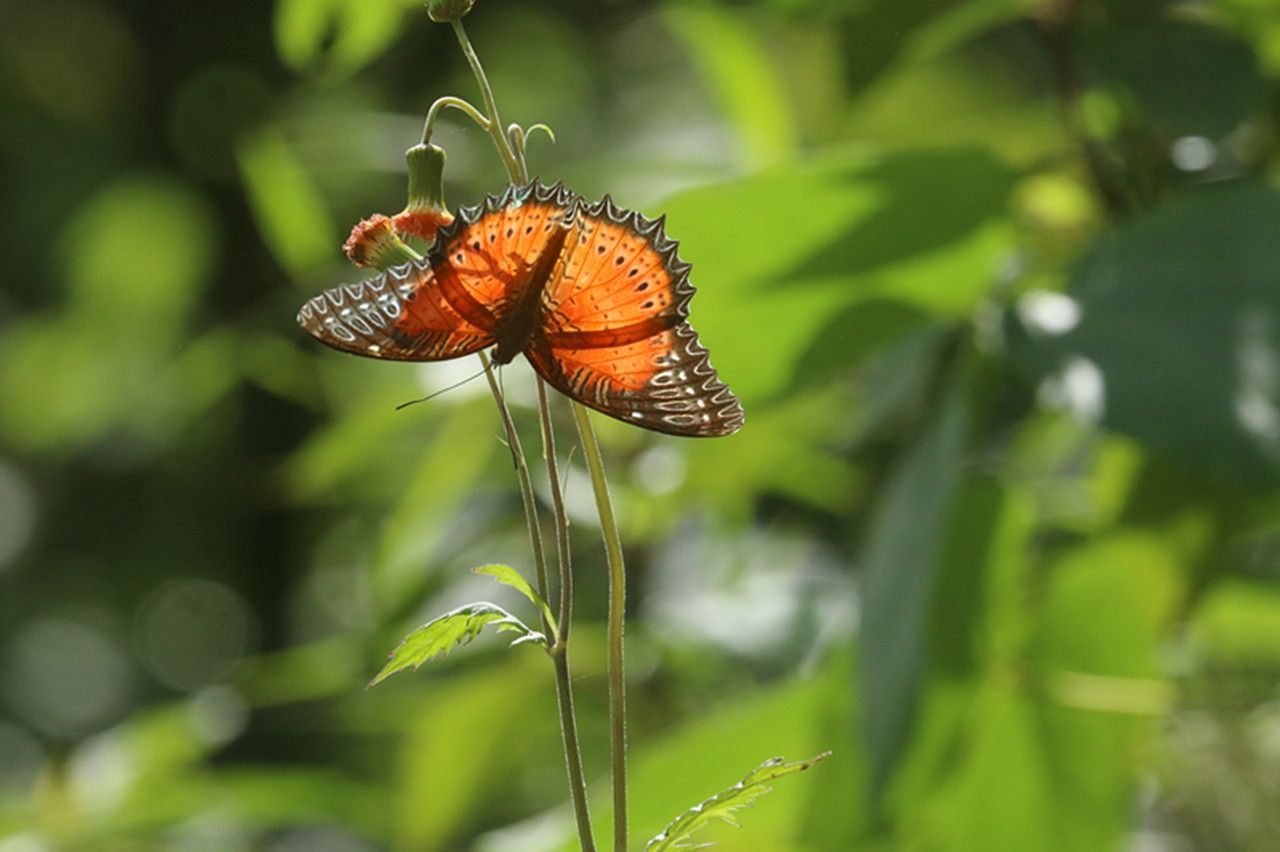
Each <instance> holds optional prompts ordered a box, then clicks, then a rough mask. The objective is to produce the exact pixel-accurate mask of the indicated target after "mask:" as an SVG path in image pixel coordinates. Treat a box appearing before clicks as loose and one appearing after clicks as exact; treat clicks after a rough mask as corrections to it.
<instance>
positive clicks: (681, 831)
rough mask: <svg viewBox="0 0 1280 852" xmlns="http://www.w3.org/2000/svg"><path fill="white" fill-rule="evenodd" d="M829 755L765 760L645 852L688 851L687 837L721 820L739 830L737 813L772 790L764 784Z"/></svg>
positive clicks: (687, 814) (685, 815)
mask: <svg viewBox="0 0 1280 852" xmlns="http://www.w3.org/2000/svg"><path fill="white" fill-rule="evenodd" d="M830 754H831V752H829V751H824V752H823V753H822V754H820V755H818V756H816V757H811V758H809V759H808V760H797V761H793V762H792V763H784V762H783V760H782V758H780V757H775V758H773V759H772V760H766V761H765V762H764V763H762V764H760V765H759V766H757V767H756V768H755V769H754V770H752V771H751V773H750V774H749V775H747V777H746V778H743V779H742V780H741V781H739V782H738V783H737V784H734V785H733V786H732V787H730V788H729V789H727V790H721V791H720V792H719V793H716V794H715V795H714V796H712V797H711V798H709V799H707V800H706V801H704V802H702V803H701V804H698V805H694V806H693V807H692V808H689V810H687V811H685V812H684V813H682V814H680V816H678V817H676V818H675V819H674V820H672V821H671V823H670V824H669V825H668V826H667V827H666V828H665V829H663V830H662V833H661V834H659V835H658V836H657V837H655V838H653V839H652V840H650V841H649V842H648V843H647V844H646V845H645V847H644V848H645V852H663V850H667V849H688V848H691V847H690V846H689V845H688V842H687V841H688V840H689V838H690V837H691V836H693V834H694V833H695V832H697V831H700V830H701V829H703V828H705V827H706V826H707V825H708V824H710V823H711V822H713V821H714V820H721V821H722V822H727V823H728V824H729V825H732V826H734V827H735V828H740V827H741V826H740V825H739V823H738V819H737V813H738V811H740V810H742V809H743V808H746V807H749V806H750V805H751V803H752V802H754V801H755V800H756V799H758V798H760V797H761V796H763V795H764V794H765V793H768V792H770V791H771V790H772V789H773V788H772V787H766V786H765V785H766V784H767V783H769V782H770V781H772V780H774V779H775V778H781V777H783V776H784V775H791V774H793V773H796V772H803V771H805V770H806V769H808V768H809V767H810V766H813V765H814V764H815V763H817V762H818V761H820V760H822V759H823V758H825V757H827V756H828V755H830ZM709 845H711V844H700V846H709Z"/></svg>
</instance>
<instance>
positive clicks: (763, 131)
mask: <svg viewBox="0 0 1280 852" xmlns="http://www.w3.org/2000/svg"><path fill="white" fill-rule="evenodd" d="M666 20H667V23H668V24H669V25H670V26H671V28H672V29H673V30H674V31H675V32H676V34H677V35H679V36H680V37H681V38H683V39H684V40H685V42H686V43H688V45H689V56H690V58H691V59H692V60H693V61H694V63H695V64H696V65H697V66H698V67H699V69H700V70H701V71H702V74H703V76H704V77H705V78H706V80H707V83H708V84H709V85H710V87H711V89H712V90H713V92H714V93H715V95H716V97H717V98H718V100H719V101H720V104H721V108H722V109H723V110H724V112H725V113H726V116H727V118H728V119H729V120H730V122H731V123H732V124H733V126H734V127H736V128H737V130H738V133H739V134H740V136H741V146H742V155H743V158H744V159H745V160H746V162H747V163H748V164H750V165H751V166H756V167H759V166H763V165H770V164H772V163H776V162H778V161H779V160H781V159H783V158H784V157H785V156H786V155H787V154H790V153H791V152H792V150H793V149H794V148H795V145H796V138H795V137H796V132H795V127H794V125H795V117H794V116H793V115H792V110H791V107H790V102H789V101H788V99H787V96H786V92H785V91H784V90H783V88H782V86H781V83H780V80H779V69H778V68H777V67H776V65H775V63H774V61H773V58H772V57H771V56H770V54H769V52H768V51H767V50H766V49H765V46H764V43H763V39H761V38H760V37H759V34H757V33H755V32H753V31H752V29H751V27H750V26H749V25H748V24H747V22H746V19H745V18H744V17H742V16H741V15H735V14H732V13H730V12H729V10H727V9H726V10H721V9H718V8H716V7H715V6H712V5H707V4H704V5H700V6H693V5H690V4H685V5H681V6H673V7H669V8H668V9H667V14H666Z"/></svg>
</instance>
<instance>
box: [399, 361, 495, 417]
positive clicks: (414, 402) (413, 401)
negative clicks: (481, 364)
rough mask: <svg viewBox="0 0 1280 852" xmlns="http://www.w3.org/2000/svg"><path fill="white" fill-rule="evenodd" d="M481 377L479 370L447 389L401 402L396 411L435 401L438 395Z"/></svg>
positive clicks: (481, 373) (482, 372)
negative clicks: (430, 400) (431, 400)
mask: <svg viewBox="0 0 1280 852" xmlns="http://www.w3.org/2000/svg"><path fill="white" fill-rule="evenodd" d="M483 375H484V370H481V371H480V372H478V373H476V374H475V375H473V376H467V377H466V378H465V379H463V380H462V381H460V382H454V383H453V384H451V385H449V386H448V387H447V388H441V389H440V390H438V391H436V392H435V393H429V394H427V395H426V396H424V397H421V398H419V399H411V400H409V401H408V402H402V403H400V404H399V405H397V406H396V411H399V410H400V409H402V408H408V407H409V406H411V405H417V404H418V403H420V402H426V401H427V400H429V399H435V398H436V397H438V396H439V395H440V394H442V393H448V392H449V391H451V390H455V389H457V388H460V387H462V386H463V385H465V384H466V383H467V382H470V381H472V380H474V379H478V378H480V377H481V376H483Z"/></svg>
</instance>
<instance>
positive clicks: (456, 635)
mask: <svg viewBox="0 0 1280 852" xmlns="http://www.w3.org/2000/svg"><path fill="white" fill-rule="evenodd" d="M487 624H492V625H494V626H495V627H496V628H497V629H498V632H499V633H501V632H504V631H511V632H513V633H519V634H520V635H519V636H518V637H517V638H516V639H515V641H513V642H512V643H511V644H512V645H518V644H520V643H522V642H537V643H540V644H543V645H545V644H546V637H544V636H543V635H542V634H541V633H538V632H537V631H535V630H531V629H530V628H529V627H528V626H527V625H526V624H525V623H524V622H522V621H521V620H520V619H518V618H516V617H515V616H514V615H512V614H511V613H509V612H507V611H506V610H505V609H503V608H502V607H500V606H497V605H496V604H491V603H486V602H484V601H480V602H479V603H472V604H466V605H465V606H460V607H458V608H457V609H455V610H453V611H452V612H446V613H445V614H444V615H442V616H440V617H439V618H437V619H435V620H433V621H428V622H427V623H426V624H424V625H422V626H421V627H419V628H418V629H417V630H414V631H413V632H412V633H410V634H409V635H408V636H406V637H404V641H402V642H401V643H400V644H399V645H397V646H396V649H395V650H394V651H392V652H391V662H389V663H387V664H386V665H385V666H383V667H382V671H380V672H378V676H377V677H375V678H374V679H373V680H372V681H370V683H369V686H374V685H376V684H379V683H381V682H382V681H384V680H386V679H387V678H389V677H391V675H393V674H395V673H396V672H400V671H404V670H405V669H408V668H412V669H413V670H414V671H417V670H418V668H419V667H421V666H422V664H423V663H426V662H428V661H430V660H433V659H435V658H436V657H441V656H448V654H449V652H450V651H451V650H453V647H454V646H455V645H466V644H467V643H468V642H470V641H471V640H472V639H474V638H476V637H477V636H479V635H480V631H481V630H483V629H484V627H485V625H487Z"/></svg>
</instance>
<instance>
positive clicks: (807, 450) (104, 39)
mask: <svg viewBox="0 0 1280 852" xmlns="http://www.w3.org/2000/svg"><path fill="white" fill-rule="evenodd" d="M467 26H468V28H469V31H470V33H471V36H472V38H473V40H474V42H475V44H476V46H477V49H478V50H479V51H480V54H481V56H482V58H483V59H484V61H485V63H486V66H487V67H488V69H489V72H490V75H491V77H492V81H493V84H494V87H495V90H496V92H497V95H498V99H499V102H500V104H501V106H502V109H503V114H504V118H505V119H506V120H508V121H518V122H520V123H522V124H526V125H529V124H533V123H535V122H546V123H548V124H549V125H550V126H551V127H552V128H554V130H555V133H556V142H555V143H554V144H552V143H551V142H550V141H549V140H548V139H547V138H546V137H544V136H541V135H535V136H534V137H533V138H532V139H531V141H530V145H529V163H530V169H531V171H532V172H533V173H535V174H538V175H540V176H541V177H542V178H543V179H545V180H548V181H553V180H561V179H562V180H564V181H565V182H566V183H567V184H568V185H570V186H571V187H572V188H574V189H575V190H576V191H578V192H580V193H582V194H584V195H585V196H587V197H591V198H594V197H598V196H600V195H603V194H604V193H606V192H608V193H611V194H612V196H613V197H614V198H615V199H616V200H617V201H618V202H619V203H621V204H623V205H626V206H628V207H632V208H637V209H640V210H643V211H644V212H645V213H647V214H649V215H654V216H656V215H659V214H662V213H665V214H666V215H667V228H668V232H669V233H670V234H671V235H672V236H673V237H675V238H676V239H678V240H680V242H681V254H682V256H683V257H684V258H685V259H686V260H688V261H690V262H692V263H693V265H694V272H693V281H694V283H695V285H696V286H697V287H698V288H699V292H698V295H697V297H696V298H695V299H694V302H693V317H692V319H693V322H694V324H695V326H696V327H697V328H698V330H699V331H700V333H701V336H702V340H703V342H704V343H705V344H706V345H707V346H708V348H709V349H710V350H711V352H712V354H713V359H714V363H715V364H716V366H717V367H718V368H719V370H720V372H721V375H722V376H723V377H724V378H725V379H726V381H728V382H729V384H730V385H731V386H732V387H733V388H734V389H735V390H736V391H737V392H738V394H739V395H740V396H741V397H742V400H743V403H744V405H745V408H746V410H747V423H746V426H745V428H744V429H743V431H742V432H741V433H740V434H738V435H736V436H734V437H731V438H726V439H717V440H708V441H682V440H679V439H673V438H669V437H664V436H658V435H654V434H650V433H646V432H642V431H639V430H636V429H633V428H630V427H627V426H625V425H622V424H618V423H615V422H613V421H609V422H604V420H603V418H601V419H599V420H598V428H599V431H600V434H601V437H602V440H603V442H604V445H605V453H606V462H607V465H608V469H609V471H610V477H611V482H612V486H613V491H614V497H615V501H616V506H617V509H618V513H619V518H620V522H621V525H622V531H623V536H624V540H625V542H626V545H627V559H628V572H629V594H630V608H629V616H630V622H629V630H630V632H629V645H628V675H629V690H630V701H631V729H632V735H633V748H632V762H631V768H632V772H631V780H632V797H633V813H632V829H633V834H634V836H635V838H636V841H637V848H639V846H640V845H642V843H643V839H645V838H647V837H650V836H652V835H653V834H655V833H656V832H657V831H658V830H660V829H661V828H662V826H663V825H665V823H666V822H667V821H668V820H669V819H671V818H672V817H674V816H675V815H676V814H677V813H679V812H680V811H682V810H683V809H685V808H687V807H689V806H690V805H693V804H694V803H696V802H698V801H699V800H701V799H703V798H704V797H706V796H708V795H710V794H712V793H713V792H715V791H716V790H719V789H721V788H723V787H725V786H727V785H729V784H732V783H733V782H734V781H735V780H736V779H738V778H740V777H741V776H742V775H744V774H745V773H746V772H747V771H748V770H749V769H751V768H752V767H753V766H755V765H756V764H758V763H759V762H760V761H761V760H764V759H765V758H768V757H771V756H774V755H785V756H787V757H788V758H802V757H809V756H811V755H813V754H816V753H818V752H820V751H824V750H827V749H830V750H832V751H833V752H834V755H833V756H832V757H831V758H830V759H828V760H826V761H825V762H823V763H822V764H820V765H819V766H818V767H816V768H815V769H813V770H812V771H810V772H808V773H806V774H804V775H801V776H798V777H795V778H788V779H785V780H782V781H780V782H779V783H778V785H777V786H778V789H777V791H776V792H775V793H773V794H771V795H770V796H768V797H766V798H765V799H763V800H761V801H760V802H758V803H757V804H756V805H755V806H754V807H753V808H752V809H751V810H749V811H746V812H744V813H743V814H741V819H742V822H743V824H744V827H743V828H742V829H741V830H737V829H732V828H729V827H717V828H715V829H712V830H710V831H708V832H707V833H706V834H705V835H703V838H704V839H708V840H716V841H718V842H719V843H720V844H721V848H724V849H742V850H793V849H794V850H848V849H868V850H871V849H875V850H883V849H907V850H1030V849H1036V850H1055V849H1061V850H1098V849H1115V848H1121V847H1125V848H1129V847H1132V848H1143V849H1170V850H1184V849H1194V850H1199V849H1205V850H1266V849H1272V848H1276V846H1277V845H1280V781H1278V780H1277V779H1280V585H1277V583H1278V582H1280V523H1278V521H1280V515H1278V514H1277V512H1278V511H1280V501H1278V500H1277V496H1278V495H1280V192H1278V190H1277V185H1278V182H1280V146H1278V144H1277V140H1278V137H1277V129H1278V126H1277V120H1278V119H1280V6H1278V5H1276V4H1274V3H1271V2H1263V0H1222V2H1186V3H1168V2H1161V0H1108V1H1107V2H1102V1H1101V0H1084V1H1083V2H1072V0H1038V2H1032V0H974V2H967V3H954V2H951V3H949V2H940V0H939V2H925V1H924V0H892V1H891V0H865V2H853V0H847V2H842V0H775V2H763V0H760V2H750V3H747V2H741V3H730V2H671V3H639V2H623V0H614V2H598V0H557V2H547V3H533V2H528V3H517V2H507V1H506V0H503V2H499V0H479V1H478V4H477V7H476V8H475V10H474V11H473V12H472V14H471V15H470V16H469V17H468V18H467ZM443 94H457V95H461V96H465V97H470V98H477V95H476V92H475V88H474V82H473V81H472V80H471V78H470V76H469V74H468V72H467V69H466V66H465V64H464V63H463V61H462V58H461V55H460V53H459V51H458V49H457V45H456V43H455V42H454V40H453V38H452V34H451V33H450V31H449V29H448V28H447V27H443V26H440V25H435V24H431V23H430V22H429V21H428V20H427V19H426V17H425V15H424V14H423V13H422V11H421V7H420V6H418V5H416V4H414V3H411V2H405V0H278V2H275V3H264V2H260V0H228V2H222V3H217V4H212V3H208V4H188V3H155V2H150V3H148V2H142V0H135V2H126V1H125V0H119V2H109V1H108V0H0V233H2V234H3V246H4V248H5V249H6V255H7V258H6V272H5V273H4V275H3V276H2V277H0V850H3V852H28V850H62V849H72V850H81V849H83V850H134V849H148V850H149V849H165V850H167V849H173V850H179V849H180V850H190V849H208V850H250V849H253V850H257V849H264V850H273V852H291V851H292V850H303V849H305V850H320V852H352V851H353V850H369V849H398V850H455V849H477V850H484V852H503V850H522V852H527V850H535V851H536V850H552V849H562V848H570V847H571V845H572V839H571V836H572V829H571V821H570V819H569V813H568V810H567V807H566V805H565V802H566V799H567V796H566V793H565V785H564V778H563V766H562V763H561V761H560V757H559V741H558V733H557V730H556V718H555V712H554V697H553V690H552V683H551V671H550V667H549V666H548V665H547V664H546V661H545V659H544V658H543V657H542V656H541V655H540V653H539V652H538V651H537V650H536V649H535V648H532V647H527V646H526V647H519V648H516V649H512V650H507V649H505V648H504V647H503V646H502V643H501V642H499V641H496V640H494V639H492V638H490V637H486V638H483V639H481V640H479V641H477V642H476V643H474V644H473V645H471V646H469V647H467V648H465V649H463V650H460V651H458V652H455V653H454V654H453V655H452V656H451V657H450V658H449V659H448V660H447V661H445V662H443V663H437V664H433V665H432V666H431V667H430V668H429V669H428V670H424V671H423V672H421V673H419V674H417V675H398V676H397V677H395V678H393V679H392V680H390V681H388V682H387V683H386V684H385V685H380V686H379V687H378V688H376V689H374V690H372V691H369V692H365V691H363V690H362V687H363V685H364V684H365V683H366V682H367V681H368V679H369V678H370V677H371V676H372V675H373V674H374V673H375V672H376V671H377V670H378V668H379V666H380V665H381V663H382V661H383V660H384V659H385V655H386V653H387V652H388V651H389V650H390V649H391V648H392V647H393V646H394V645H395V643H396V641H397V640H398V639H399V638H400V637H401V636H402V635H403V634H404V633H405V632H406V631H407V630H409V629H411V628H412V627H413V626H415V625H416V624H419V623H421V622H422V621H424V620H425V619H427V618H429V617H431V616H434V615H436V614H438V613H440V612H443V611H444V610H447V609H449V608H451V607H453V606H456V605H458V604H461V603H464V602H466V601H469V600H473V599H493V600H495V601H497V602H499V603H501V604H503V605H504V606H508V607H510V608H511V609H513V610H518V611H520V612H521V613H523V614H524V615H525V616H526V617H527V618H530V619H532V618H533V617H534V616H533V614H532V613H529V612H526V611H525V610H524V609H521V606H522V601H520V600H519V599H516V598H513V597H511V596H510V595H508V594H507V592H508V590H506V589H503V588H501V587H499V586H497V585H495V584H493V583H492V582H491V581H489V580H488V579H486V578H480V577H476V576H474V575H472V574H471V573H470V572H469V570H468V569H469V568H471V567H474V566H477V565H481V564H484V563H489V562H507V563H510V564H512V565H515V566H517V567H519V568H521V569H525V570H527V569H528V568H529V564H530V559H529V556H528V552H527V543H526V539H525V533H524V528H523V521H522V516H521V512H520V504H519V498H518V494H517V492H516V490H515V480H514V477H513V476H512V471H511V466H510V459H509V456H508V455H507V453H506V450H505V449H504V448H503V447H502V445H501V444H500V443H499V441H498V440H496V435H497V434H498V432H499V431H500V427H499V424H498V421H497V418H496V415H495V412H494V410H493V406H492V402H491V401H490V400H489V399H488V396H487V393H486V391H485V389H484V387H483V385H482V383H480V382H474V383H472V384H469V385H467V386H465V387H464V388H462V389H460V390H457V391H454V392H451V393H449V394H446V395H445V396H443V397H440V398H438V399H435V400H432V401H431V402H429V403H427V404H425V405H420V406H415V407H412V408H409V409H407V410H405V411H400V412H397V411H395V410H394V406H395V405H396V404H398V403H400V402H404V401H406V400H408V399H411V398H414V397H416V396H421V395H423V394H424V393H428V392H430V391H433V390H436V389H439V388H441V387H443V386H445V385H446V384H449V383H451V382H452V381H454V380H456V379H459V378H462V377H465V376H466V375H468V374H469V373H470V372H473V371H474V370H475V369H476V365H475V364H474V359H469V360H467V361H464V362H458V363H449V364H443V365H426V366H415V365H404V364H390V363H377V362H373V361H366V360H361V359H355V358H350V357H345V356H342V355H340V354H338V353H335V352H332V351H329V350H326V349H324V348H323V347H320V346H319V345H317V344H315V343H314V342H313V341H312V340H310V339H308V338H307V337H306V336H305V334H303V333H302V332H301V331H300V330H299V329H298V328H296V326H295V324H294V319H293V317H294V313H295V312H296V309H297V307H298V305H299V304H301V302H302V301H303V300H305V299H306V298H308V297H310V296H312V295H314V294H315V293H317V292H319V291H320V290H322V289H324V288H325V287H329V286H333V285H334V284H336V283H338V282H342V281H353V280H357V279H358V278H359V277H360V276H361V274H362V273H361V271H360V270H356V269H355V268H353V267H351V266H350V265H349V264H347V263H346V261H345V259H344V258H343V257H342V255H341V252H340V251H339V246H340V245H341V243H342V241H343V239H344V238H345V235H346V233H347V230H348V229H349V228H350V226H351V225H352V224H354V223H355V222H356V221H357V220H358V219H360V218H362V217H364V216H367V215H369V214H371V213H374V212H382V213H388V214H390V213H394V212H396V211H397V210H399V209H400V207H401V206H402V205H403V203H404V172H403V159H402V155H403V151H404V150H405V149H406V148H407V147H409V146H410V145H411V144H413V143H414V142H416V141H417V140H418V137H419V134H420V132H421V123H422V118H423V115H424V113H425V111H426V108H427V106H428V105H429V104H430V103H431V101H432V100H433V99H434V98H435V97H437V96H439V95H443ZM477 99H478V98H477ZM435 139H436V141H437V142H439V143H440V144H442V145H444V146H445V148H446V149H447V150H448V154H449V163H448V167H447V170H446V181H447V191H448V197H449V200H450V202H451V203H453V204H460V203H473V202H475V201H478V200H480V199H481V198H482V197H483V195H484V193H485V192H493V191H498V190H499V189H500V188H501V187H502V185H503V182H504V179H505V178H504V173H503V171H502V168H501V164H500V162H499V161H498V160H497V158H496V157H495V156H494V155H493V153H492V150H491V148H490V146H489V145H488V142H487V140H486V138H485V137H484V136H483V134H481V133H480V132H479V131H478V130H476V129H475V128H474V127H472V126H469V125H468V124H466V123H465V122H464V121H463V120H462V118H461V117H460V115H459V114H457V113H449V114H447V115H446V117H445V118H444V119H443V120H442V121H441V123H440V126H439V128H438V132H437V134H436V137H435ZM504 380H505V383H506V386H507V389H508V392H509V394H510V396H511V397H512V399H513V402H514V403H515V413H516V417H517V420H518V422H519V424H520V426H521V429H522V430H523V431H524V432H525V434H526V436H527V438H526V441H527V443H528V444H529V445H530V447H536V445H537V441H536V432H535V425H536V422H535V418H534V415H533V411H532V409H531V408H530V405H531V401H532V385H531V382H530V380H529V371H528V369H527V367H526V366H525V365H524V364H523V363H522V362H521V363H517V364H515V365H513V366H512V367H510V368H507V369H506V371H505V375H504ZM557 415H558V417H559V418H560V422H561V424H562V425H563V426H564V427H565V429H564V431H563V433H562V437H561V448H562V452H567V451H568V450H567V448H568V447H569V445H570V443H571V435H572V431H571V429H569V428H568V427H569V419H568V418H567V416H566V415H567V412H566V411H565V410H563V406H560V408H559V409H558V412H557ZM581 463H582V457H581V454H580V453H574V454H573V455H572V456H571V457H570V459H569V462H568V467H569V471H570V475H569V482H568V493H567V500H568V503H569V509H570V513H571V517H572V521H573V533H574V554H573V555H574V562H575V566H576V572H577V573H576V576H577V578H578V593H579V594H578V598H577V600H578V610H577V611H578V622H577V631H576V648H575V651H574V653H575V658H574V665H575V674H576V675H577V680H576V682H575V687H576V690H577V695H578V702H579V712H580V716H581V722H582V726H583V736H584V746H585V749H586V768H587V772H588V776H589V778H590V779H592V781H593V784H594V785H595V786H593V799H592V801H593V805H594V807H595V809H596V811H597V816H598V817H599V818H600V820H601V825H602V826H604V825H606V819H607V816H608V815H607V811H606V805H607V801H608V795H607V777H606V776H607V765H608V764H607V741H606V740H607V736H606V719H605V715H604V714H605V682H604V677H603V655H604V652H603V645H602V643H603V625H602V621H603V614H604V612H603V610H604V596H605V588H604V580H603V575H604V571H603V559H602V554H601V549H600V543H599V536H598V534H597V530H596V527H595V520H594V511H593V507H592V503H591V499H590V486H589V482H588V480H587V478H586V475H585V472H584V471H583V470H582V467H581ZM542 496H543V497H544V498H546V497H547V495H546V494H545V493H543V495H542ZM601 836H602V837H604V836H607V834H605V833H604V832H602V833H601Z"/></svg>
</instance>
